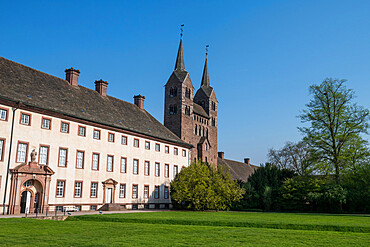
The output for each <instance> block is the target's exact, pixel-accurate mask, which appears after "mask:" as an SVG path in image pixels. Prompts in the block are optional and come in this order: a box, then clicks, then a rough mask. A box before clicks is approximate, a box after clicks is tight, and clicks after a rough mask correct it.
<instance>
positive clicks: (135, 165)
mask: <svg viewBox="0 0 370 247" xmlns="http://www.w3.org/2000/svg"><path fill="white" fill-rule="evenodd" d="M133 166H134V167H133V173H134V174H139V160H134V164H133Z"/></svg>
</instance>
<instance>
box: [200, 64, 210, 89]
mask: <svg viewBox="0 0 370 247" xmlns="http://www.w3.org/2000/svg"><path fill="white" fill-rule="evenodd" d="M201 86H204V87H210V86H211V84H210V82H209V74H208V58H207V57H206V62H205V64H204V69H203V76H202V83H201Z"/></svg>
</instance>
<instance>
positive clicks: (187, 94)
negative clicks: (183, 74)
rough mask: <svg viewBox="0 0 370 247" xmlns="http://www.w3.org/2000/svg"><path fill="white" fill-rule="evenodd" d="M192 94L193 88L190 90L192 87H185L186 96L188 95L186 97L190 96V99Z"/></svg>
mask: <svg viewBox="0 0 370 247" xmlns="http://www.w3.org/2000/svg"><path fill="white" fill-rule="evenodd" d="M190 95H191V90H190V88H186V89H185V97H186V98H188V99H190Z"/></svg>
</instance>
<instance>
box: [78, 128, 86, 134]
mask: <svg viewBox="0 0 370 247" xmlns="http://www.w3.org/2000/svg"><path fill="white" fill-rule="evenodd" d="M78 135H79V136H86V128H85V127H83V126H78Z"/></svg>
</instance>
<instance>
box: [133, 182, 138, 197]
mask: <svg viewBox="0 0 370 247" xmlns="http://www.w3.org/2000/svg"><path fill="white" fill-rule="evenodd" d="M132 198H134V199H136V198H137V184H134V185H132Z"/></svg>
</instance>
